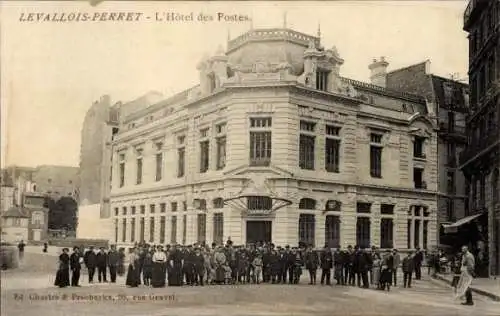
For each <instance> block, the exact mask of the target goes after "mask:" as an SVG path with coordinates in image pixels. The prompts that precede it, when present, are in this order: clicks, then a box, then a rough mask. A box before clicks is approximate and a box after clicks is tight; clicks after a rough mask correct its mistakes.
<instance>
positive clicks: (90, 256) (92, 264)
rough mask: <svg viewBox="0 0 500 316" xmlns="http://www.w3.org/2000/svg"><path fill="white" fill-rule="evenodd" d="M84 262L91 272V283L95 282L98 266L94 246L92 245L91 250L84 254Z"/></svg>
mask: <svg viewBox="0 0 500 316" xmlns="http://www.w3.org/2000/svg"><path fill="white" fill-rule="evenodd" d="M83 262H84V263H85V266H86V267H87V270H88V273H89V283H94V274H95V268H96V266H97V255H96V254H95V252H94V247H93V246H90V247H89V250H87V251H86V252H85V255H84V256H83Z"/></svg>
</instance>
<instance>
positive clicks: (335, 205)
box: [325, 200, 342, 212]
mask: <svg viewBox="0 0 500 316" xmlns="http://www.w3.org/2000/svg"><path fill="white" fill-rule="evenodd" d="M341 207H342V202H340V201H335V200H328V201H327V202H326V205H325V210H326V211H333V212H339V211H340V209H341Z"/></svg>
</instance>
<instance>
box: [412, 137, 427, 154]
mask: <svg viewBox="0 0 500 316" xmlns="http://www.w3.org/2000/svg"><path fill="white" fill-rule="evenodd" d="M424 144H425V138H423V137H418V136H415V139H414V140H413V157H416V158H425V152H424Z"/></svg>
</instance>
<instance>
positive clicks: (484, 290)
mask: <svg viewBox="0 0 500 316" xmlns="http://www.w3.org/2000/svg"><path fill="white" fill-rule="evenodd" d="M435 278H436V279H438V280H441V281H444V282H446V283H448V284H450V285H451V281H452V279H453V275H451V274H436V277H435ZM471 290H472V292H475V293H477V294H479V295H483V296H486V297H489V298H490V299H492V300H494V301H500V279H496V280H495V279H493V278H487V279H486V278H478V279H474V280H473V281H472V286H471Z"/></svg>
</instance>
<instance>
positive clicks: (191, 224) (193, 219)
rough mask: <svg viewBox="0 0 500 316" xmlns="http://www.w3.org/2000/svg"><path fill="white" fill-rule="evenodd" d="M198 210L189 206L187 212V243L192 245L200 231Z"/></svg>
mask: <svg viewBox="0 0 500 316" xmlns="http://www.w3.org/2000/svg"><path fill="white" fill-rule="evenodd" d="M197 216H198V215H197V211H196V210H195V209H194V208H192V207H188V211H187V213H186V244H187V245H191V244H193V243H195V242H196V241H197V237H198V236H197V235H198V234H197V233H198V225H197V224H198V220H197Z"/></svg>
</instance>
